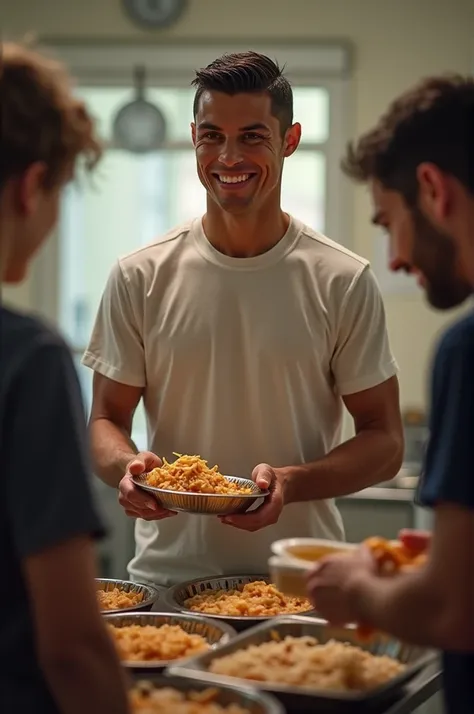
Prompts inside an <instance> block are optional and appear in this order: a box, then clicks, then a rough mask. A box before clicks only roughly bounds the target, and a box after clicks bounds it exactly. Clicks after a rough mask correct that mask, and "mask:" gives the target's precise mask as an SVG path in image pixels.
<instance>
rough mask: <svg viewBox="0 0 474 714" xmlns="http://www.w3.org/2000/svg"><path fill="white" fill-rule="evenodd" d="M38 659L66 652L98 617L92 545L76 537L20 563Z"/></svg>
mask: <svg viewBox="0 0 474 714" xmlns="http://www.w3.org/2000/svg"><path fill="white" fill-rule="evenodd" d="M23 570H24V573H25V580H26V585H27V589H28V592H29V595H30V601H31V604H32V609H33V617H34V622H35V630H36V636H37V641H38V647H39V651H40V655H41V656H46V657H49V656H53V657H54V656H56V655H60V654H61V653H63V654H64V653H65V652H67V651H68V649H69V647H70V646H73V645H74V642H75V641H77V640H78V639H80V638H81V637H82V636H84V635H85V634H86V633H87V632H88V631H90V628H91V627H93V628H96V627H97V625H98V624H100V622H99V623H98V620H99V618H100V615H99V613H98V606H97V600H96V593H95V581H94V578H95V577H96V572H95V563H94V553H93V546H92V542H91V540H90V539H89V538H88V537H85V536H82V537H81V536H79V537H75V538H73V539H70V540H68V541H66V542H64V543H62V544H60V545H56V546H53V547H51V548H47V549H45V550H42V551H41V552H39V553H36V554H34V555H31V556H29V557H27V558H25V559H24V560H23Z"/></svg>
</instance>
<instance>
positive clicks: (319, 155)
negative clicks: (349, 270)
mask: <svg viewBox="0 0 474 714" xmlns="http://www.w3.org/2000/svg"><path fill="white" fill-rule="evenodd" d="M129 50H130V48H126V49H124V50H123V51H120V52H118V50H116V51H115V52H116V54H115V62H114V61H113V58H114V50H113V49H107V48H103V49H102V50H100V51H99V49H97V50H96V51H95V53H94V52H92V51H86V50H82V51H80V50H79V49H77V48H76V49H71V50H69V51H66V50H64V51H63V54H64V55H65V59H66V61H67V62H68V63H69V64H70V65H71V66H72V70H73V72H75V74H76V76H77V77H78V78H79V85H78V88H77V93H78V94H79V95H80V96H81V97H82V98H83V99H84V100H85V101H86V102H87V104H88V106H89V108H90V110H91V111H92V113H93V115H94V116H95V117H96V119H97V121H98V123H99V128H100V132H101V135H102V137H103V138H105V140H106V141H107V142H108V148H107V151H106V154H105V156H104V159H103V161H102V162H101V164H100V166H99V168H98V170H97V171H96V173H95V174H94V176H93V177H92V178H82V179H80V180H78V181H77V182H76V183H75V184H74V185H71V186H70V187H69V188H68V190H67V191H66V192H65V195H64V200H63V207H62V216H61V221H60V226H59V232H58V237H57V241H56V244H55V246H54V247H53V248H51V249H50V250H54V252H55V255H54V259H51V255H50V256H49V259H48V257H47V256H44V257H43V265H42V266H41V268H40V273H41V275H42V277H43V285H41V282H38V300H39V304H40V305H41V306H42V310H43V312H47V313H48V312H49V313H50V314H49V315H48V316H49V317H53V318H56V319H58V320H59V323H60V326H61V328H62V330H63V331H64V332H65V333H66V335H67V336H68V338H69V341H70V343H71V344H72V346H73V349H74V352H75V356H76V363H77V366H78V370H79V375H80V378H81V383H82V386H83V389H84V394H85V397H86V401H87V403H88V404H90V397H91V379H92V374H91V372H90V370H88V369H86V368H83V367H81V366H80V357H81V355H82V352H83V350H84V347H85V346H86V344H87V342H88V338H89V335H90V333H91V330H92V325H93V321H94V318H95V314H96V311H97V307H98V304H99V300H100V296H101V293H102V290H103V288H104V285H105V282H106V280H107V276H108V273H109V271H110V268H111V266H112V264H113V262H114V261H115V260H116V259H117V257H118V256H120V255H123V254H126V253H128V252H130V251H133V250H135V249H136V248H138V247H140V246H141V245H145V244H146V243H148V242H150V241H152V240H153V239H154V238H155V237H156V236H158V235H160V234H162V233H164V232H166V231H167V230H168V229H170V228H172V227H173V226H175V225H178V224H180V223H182V222H184V221H186V220H187V219H189V218H193V217H195V216H196V215H200V214H202V213H203V212H204V210H205V191H204V189H203V187H202V186H201V184H200V182H199V179H198V177H197V174H196V170H195V159H194V151H193V147H192V144H191V140H190V123H191V121H192V100H193V95H194V92H193V90H192V88H190V87H189V82H190V79H191V78H192V76H193V69H194V67H196V66H203V65H204V64H207V63H208V61H210V60H211V59H213V58H214V57H217V56H219V54H222V52H223V51H229V49H228V48H224V49H223V48H219V47H215V48H214V51H213V49H212V46H211V47H208V48H207V49H206V50H205V52H206V53H207V56H206V58H204V57H203V58H202V61H199V57H198V55H199V52H200V53H201V55H202V54H203V52H204V50H202V48H199V49H197V50H196V52H189V48H187V53H186V52H181V53H177V50H176V48H174V49H172V48H171V47H169V48H161V49H160V50H151V49H150V50H146V49H145V50H139V49H138V48H136V49H135V51H134V52H130V51H129ZM262 51H263V52H266V54H268V55H270V56H274V57H277V59H278V60H279V62H280V63H282V64H283V63H286V64H287V66H288V69H289V71H288V76H289V78H290V80H291V81H292V83H293V87H294V115H295V120H296V121H299V122H300V123H301V124H302V127H303V133H302V142H301V145H300V148H299V149H298V151H297V152H296V154H295V155H294V156H292V157H291V158H290V159H288V160H287V162H286V165H285V169H284V175H283V186H282V204H283V207H284V209H285V210H287V211H289V212H290V213H293V214H294V215H296V216H297V217H298V218H300V219H301V220H303V221H304V222H305V223H307V224H309V225H311V226H312V227H314V228H316V229H317V230H319V231H321V232H325V233H327V234H328V235H330V236H331V237H332V238H334V239H336V240H340V241H341V242H345V243H347V232H346V230H347V226H346V224H345V222H344V220H345V219H346V217H347V214H348V210H347V208H348V207H347V202H346V201H345V196H344V184H343V180H342V179H341V176H340V173H339V169H338V160H339V156H340V154H341V152H342V148H343V144H344V141H345V138H346V137H345V131H344V121H345V119H346V117H347V111H346V109H345V106H344V97H345V95H346V87H345V82H346V80H344V78H343V72H344V71H345V63H346V55H345V53H344V52H343V50H342V48H326V50H323V49H318V48H315V47H314V46H312V47H311V48H310V49H308V50H307V51H306V52H304V51H303V49H302V48H301V47H299V48H297V49H296V48H293V50H292V49H291V48H287V47H282V48H278V47H275V48H262ZM68 52H69V54H68ZM159 52H161V55H160V57H161V61H159V58H158V56H157V53H159ZM166 52H168V55H166ZM127 53H128V54H127ZM173 53H174V56H175V61H174V62H173V60H172V58H173ZM318 53H319V54H318ZM94 57H95V59H94ZM147 57H148V60H147ZM178 58H179V59H178ZM137 62H140V63H141V64H145V65H146V66H149V67H154V68H156V67H159V68H160V70H159V71H155V72H154V73H151V74H150V76H149V79H148V85H149V86H148V89H147V99H148V100H149V101H151V102H153V103H155V104H156V105H158V106H159V108H160V109H161V110H162V112H163V114H164V115H165V118H166V121H167V126H168V136H167V141H166V144H165V146H164V147H163V148H162V149H160V150H159V151H155V152H152V153H150V154H147V155H142V156H139V155H132V154H129V153H127V152H124V151H122V150H119V149H117V148H116V147H114V146H113V143H112V123H113V118H114V116H115V114H116V112H117V111H118V109H119V108H120V107H121V106H122V105H123V104H125V103H126V102H127V101H130V100H131V99H132V98H133V89H132V87H131V82H130V79H129V78H130V76H131V75H132V69H133V66H134V64H137ZM94 63H95V66H94ZM166 68H168V69H166ZM291 69H292V71H290V70H291ZM48 265H51V266H53V267H54V266H56V271H55V273H56V274H57V275H58V276H59V278H58V277H55V276H53V275H52V272H51V274H50V276H49V277H47V268H48ZM57 268H59V269H57ZM51 285H53V286H54V298H53V299H51V297H50V298H49V304H48V301H47V299H46V290H47V289H49V290H50V289H51ZM51 313H53V314H51ZM134 439H135V440H136V443H137V444H138V446H139V447H140V448H144V447H145V446H146V428H145V420H144V415H143V412H142V411H141V410H138V411H137V414H136V417H135V421H134Z"/></svg>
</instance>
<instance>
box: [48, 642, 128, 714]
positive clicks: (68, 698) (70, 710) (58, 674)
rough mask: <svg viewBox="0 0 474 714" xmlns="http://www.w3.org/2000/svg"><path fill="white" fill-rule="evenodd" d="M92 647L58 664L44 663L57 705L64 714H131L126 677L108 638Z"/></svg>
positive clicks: (77, 650) (70, 653) (66, 656)
mask: <svg viewBox="0 0 474 714" xmlns="http://www.w3.org/2000/svg"><path fill="white" fill-rule="evenodd" d="M106 637H108V635H107V634H106V633H105V632H104V635H103V637H102V638H101V639H102V641H98V642H96V643H94V644H93V645H92V646H90V647H84V648H83V649H81V648H77V649H76V650H74V652H69V653H68V654H64V653H63V655H62V657H61V658H58V660H57V661H55V662H46V663H43V668H44V672H45V675H46V678H47V679H48V682H49V685H50V687H51V690H52V692H53V694H54V697H55V699H56V702H57V703H58V705H59V706H60V708H61V711H62V712H64V714H84V712H87V713H88V714H102V712H105V711H110V712H114V714H115V713H116V714H128V713H129V707H128V701H127V696H126V684H127V682H126V678H125V675H124V672H123V669H122V668H121V666H120V663H119V661H118V659H117V655H116V653H115V651H114V650H113V646H112V642H108V641H106V640H105V638H106Z"/></svg>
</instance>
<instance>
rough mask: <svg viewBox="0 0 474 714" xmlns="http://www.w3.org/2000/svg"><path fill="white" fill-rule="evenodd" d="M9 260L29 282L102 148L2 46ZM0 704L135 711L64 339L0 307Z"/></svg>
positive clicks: (33, 62) (1, 228)
mask: <svg viewBox="0 0 474 714" xmlns="http://www.w3.org/2000/svg"><path fill="white" fill-rule="evenodd" d="M0 51H1V67H0V95H1V107H0V112H1V134H0V268H1V280H2V283H12V284H16V283H19V282H21V281H22V280H23V278H24V277H25V274H26V272H27V268H28V264H29V262H30V260H31V258H32V256H33V254H34V253H35V251H36V250H37V249H38V248H39V247H40V245H41V244H42V243H43V242H44V240H45V239H46V237H47V236H48V234H49V233H50V231H51V230H52V228H53V227H54V225H55V223H56V220H57V216H58V211H59V201H60V194H61V191H62V188H63V187H64V185H65V184H66V183H67V182H68V181H69V180H70V179H71V178H72V176H73V173H74V165H75V162H76V159H77V158H78V157H79V156H82V157H83V158H85V160H86V162H87V163H88V164H89V166H90V167H92V166H93V165H94V164H95V163H96V161H97V160H98V159H99V156H100V148H99V145H98V143H97V140H96V138H95V136H94V132H93V127H92V123H91V120H90V118H89V116H88V114H87V112H86V110H85V108H84V107H83V105H82V104H81V103H80V102H78V101H77V100H76V99H75V98H74V97H73V95H72V92H71V89H70V86H69V80H68V77H67V75H66V73H65V72H64V70H63V69H62V67H61V66H60V65H58V64H57V63H55V62H52V61H50V60H48V59H47V58H46V57H44V56H42V55H40V54H39V53H37V52H34V51H31V50H29V49H26V48H24V47H22V46H19V45H15V44H10V43H4V44H2V46H1V48H0ZM0 358H1V377H0V464H1V471H0V490H1V497H0V563H1V567H2V587H1V588H0V711H1V712H2V713H4V714H10V712H11V713H12V714H13V713H14V712H15V714H16V712H21V713H22V714H23V712H28V714H58V713H59V712H62V714H84V712H87V714H99V713H100V714H103V713H104V712H106V711H107V712H114V714H126V712H127V711H128V709H127V701H126V693H125V688H124V682H123V681H122V675H121V669H120V664H119V662H118V659H117V656H116V653H115V651H114V647H113V644H112V642H111V640H110V638H109V636H108V635H107V632H106V630H105V627H104V624H103V621H102V618H101V615H100V612H99V610H98V606H97V602H96V592H95V583H94V575H95V566H94V554H93V540H92V539H93V538H94V537H96V536H99V535H100V534H101V531H102V525H101V523H100V520H99V518H98V516H97V513H96V511H95V508H94V506H93V503H92V498H91V493H90V490H89V485H88V477H89V473H90V466H89V462H88V458H87V449H86V434H85V418H84V410H83V406H82V403H81V396H80V391H79V386H78V382H77V377H76V374H75V369H74V366H73V363H72V359H71V356H70V354H69V351H68V349H67V348H66V346H65V344H64V342H63V341H62V339H61V338H60V337H59V336H58V335H57V334H55V333H54V332H53V331H51V330H50V329H48V328H47V327H45V326H44V325H43V324H41V323H40V322H39V321H38V320H36V319H35V318H33V317H28V316H24V315H20V314H17V313H15V312H12V311H10V310H7V309H6V308H4V307H3V306H2V307H0Z"/></svg>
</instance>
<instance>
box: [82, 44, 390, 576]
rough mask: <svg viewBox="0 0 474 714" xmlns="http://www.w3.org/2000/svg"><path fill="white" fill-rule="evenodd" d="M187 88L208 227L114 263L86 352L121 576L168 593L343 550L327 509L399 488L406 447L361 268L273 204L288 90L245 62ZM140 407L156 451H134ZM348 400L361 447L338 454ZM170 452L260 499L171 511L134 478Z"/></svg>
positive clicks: (371, 283) (290, 136) (284, 152)
mask: <svg viewBox="0 0 474 714" xmlns="http://www.w3.org/2000/svg"><path fill="white" fill-rule="evenodd" d="M194 85H195V87H196V95H195V101H194V117H195V121H194V123H193V125H192V138H193V142H194V146H195V150H196V164H197V171H198V174H199V178H200V180H201V183H202V184H203V186H204V188H205V190H206V192H207V210H206V214H205V215H204V216H203V217H200V218H197V219H195V220H193V221H191V222H189V223H187V224H186V225H184V226H180V227H178V228H175V229H173V230H171V231H170V232H169V233H168V234H167V235H165V236H163V237H162V238H159V239H158V240H157V241H156V242H154V243H153V244H152V245H149V246H147V247H145V248H142V249H140V250H138V251H136V252H134V253H133V254H131V255H129V256H127V257H125V258H122V259H120V260H119V261H118V262H117V264H116V265H115V267H114V268H113V270H112V273H111V275H110V278H109V281H108V284H107V287H106V289H105V292H104V295H103V299H102V302H101V306H100V309H99V314H98V317H97V321H96V325H95V328H94V332H93V335H92V338H91V342H90V345H89V347H88V350H87V352H86V354H85V356H84V363H85V364H86V365H88V366H89V367H91V368H92V369H93V370H94V371H95V375H94V401H93V408H92V416H91V436H92V443H93V450H94V453H95V461H96V471H97V473H98V474H99V475H100V476H101V478H102V479H103V480H104V481H105V482H106V483H108V484H110V485H111V486H113V487H116V488H119V491H120V496H119V498H120V503H121V504H122V505H123V507H124V509H125V512H126V513H127V514H128V515H129V516H131V517H134V518H137V519H138V520H137V524H136V556H135V558H134V559H133V560H132V562H131V564H130V566H129V569H130V573H131V575H132V577H134V578H136V579H139V580H147V581H151V582H153V583H156V584H158V585H162V586H166V585H172V584H174V583H176V582H179V581H183V580H185V579H188V578H193V577H195V578H198V577H206V576H212V575H222V574H227V575H230V574H235V573H264V572H266V570H267V561H268V555H269V552H270V544H271V543H272V541H274V540H275V539H277V538H282V537H286V536H292V535H301V536H310V535H314V536H319V537H328V538H341V537H343V527H342V523H341V518H340V515H339V513H338V511H337V509H336V507H335V505H334V501H333V499H334V497H336V496H340V495H342V494H347V493H351V492H354V491H358V490H360V489H362V488H364V487H365V486H369V485H371V484H374V483H376V482H378V481H381V480H384V479H387V478H390V477H392V476H393V475H394V474H395V473H396V472H397V470H398V468H399V466H400V463H401V459H402V451H403V436H402V426H401V418H400V411H399V402H398V382H397V377H396V371H397V368H396V364H395V361H394V359H393V357H392V355H391V353H390V349H389V344H388V339H387V334H386V328H385V316H384V309H383V305H382V300H381V297H380V294H379V290H378V288H377V285H376V283H375V280H374V277H373V275H372V273H371V271H370V268H369V266H368V264H367V261H366V260H364V259H362V258H359V257H358V256H356V255H354V254H353V253H351V252H349V251H348V250H346V249H344V248H342V247H341V246H340V245H338V244H336V243H334V242H332V241H330V240H329V239H327V238H325V237H324V236H322V235H320V234H318V233H316V232H315V231H314V230H313V229H312V228H310V227H309V226H305V225H303V224H302V223H301V222H300V221H299V220H298V219H297V218H296V217H294V216H289V215H288V214H287V213H285V212H284V211H283V210H282V208H281V205H280V193H281V178H282V171H283V165H284V162H285V160H286V159H289V158H290V157H291V156H292V154H293V153H294V152H295V151H296V149H297V148H298V143H299V140H300V135H301V127H300V125H299V124H298V123H294V121H293V98H292V90H291V86H290V84H289V83H288V81H287V80H286V79H285V77H284V76H283V75H282V73H281V71H280V69H279V68H278V66H277V65H276V64H275V63H274V62H272V61H271V60H270V59H268V58H267V57H265V56H262V55H259V54H256V53H254V52H247V53H243V54H237V55H228V56H224V57H222V58H220V59H218V60H216V61H215V62H213V63H212V64H211V65H209V66H208V67H206V68H205V69H203V70H201V71H199V72H197V76H196V79H195V81H194ZM142 398H143V400H144V404H145V409H146V413H147V419H148V430H149V437H150V449H151V451H150V452H146V453H141V454H137V453H136V451H137V450H136V448H135V446H134V445H133V443H132V442H131V439H130V431H131V423H132V418H133V413H134V411H135V408H136V406H137V404H138V402H139V401H140V399H142ZM344 404H345V406H346V407H347V408H348V410H349V412H350V413H351V415H352V416H353V419H354V422H355V428H356V436H355V437H354V438H353V439H351V440H350V441H348V442H347V443H345V444H343V445H340V439H341V425H342V413H343V406H344ZM173 452H179V453H187V454H200V455H201V456H202V457H203V458H205V459H207V460H209V462H210V463H211V464H215V463H217V464H218V465H219V467H220V469H221V471H222V473H225V474H234V475H238V476H248V477H251V476H252V477H253V478H254V479H255V480H256V481H257V483H258V484H259V485H261V486H263V487H266V486H270V488H271V497H270V498H269V499H268V500H267V501H266V502H265V504H264V505H261V506H260V508H258V510H255V511H254V512H252V513H249V514H246V515H236V516H233V517H228V518H226V519H222V520H219V519H218V518H217V517H216V518H211V517H202V516H196V515H188V514H179V515H176V514H174V513H170V512H169V511H164V510H162V509H160V508H158V507H157V505H156V503H155V502H154V501H150V500H149V498H147V497H146V496H145V495H144V494H143V492H140V491H138V490H137V489H136V487H134V485H133V482H132V481H131V474H136V473H141V472H142V471H144V470H145V469H149V468H151V467H153V466H156V465H157V464H158V463H159V460H158V457H157V454H159V455H160V456H165V457H166V458H167V459H170V460H171V459H172V458H173ZM252 531H259V532H258V533H257V534H254V533H252Z"/></svg>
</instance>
